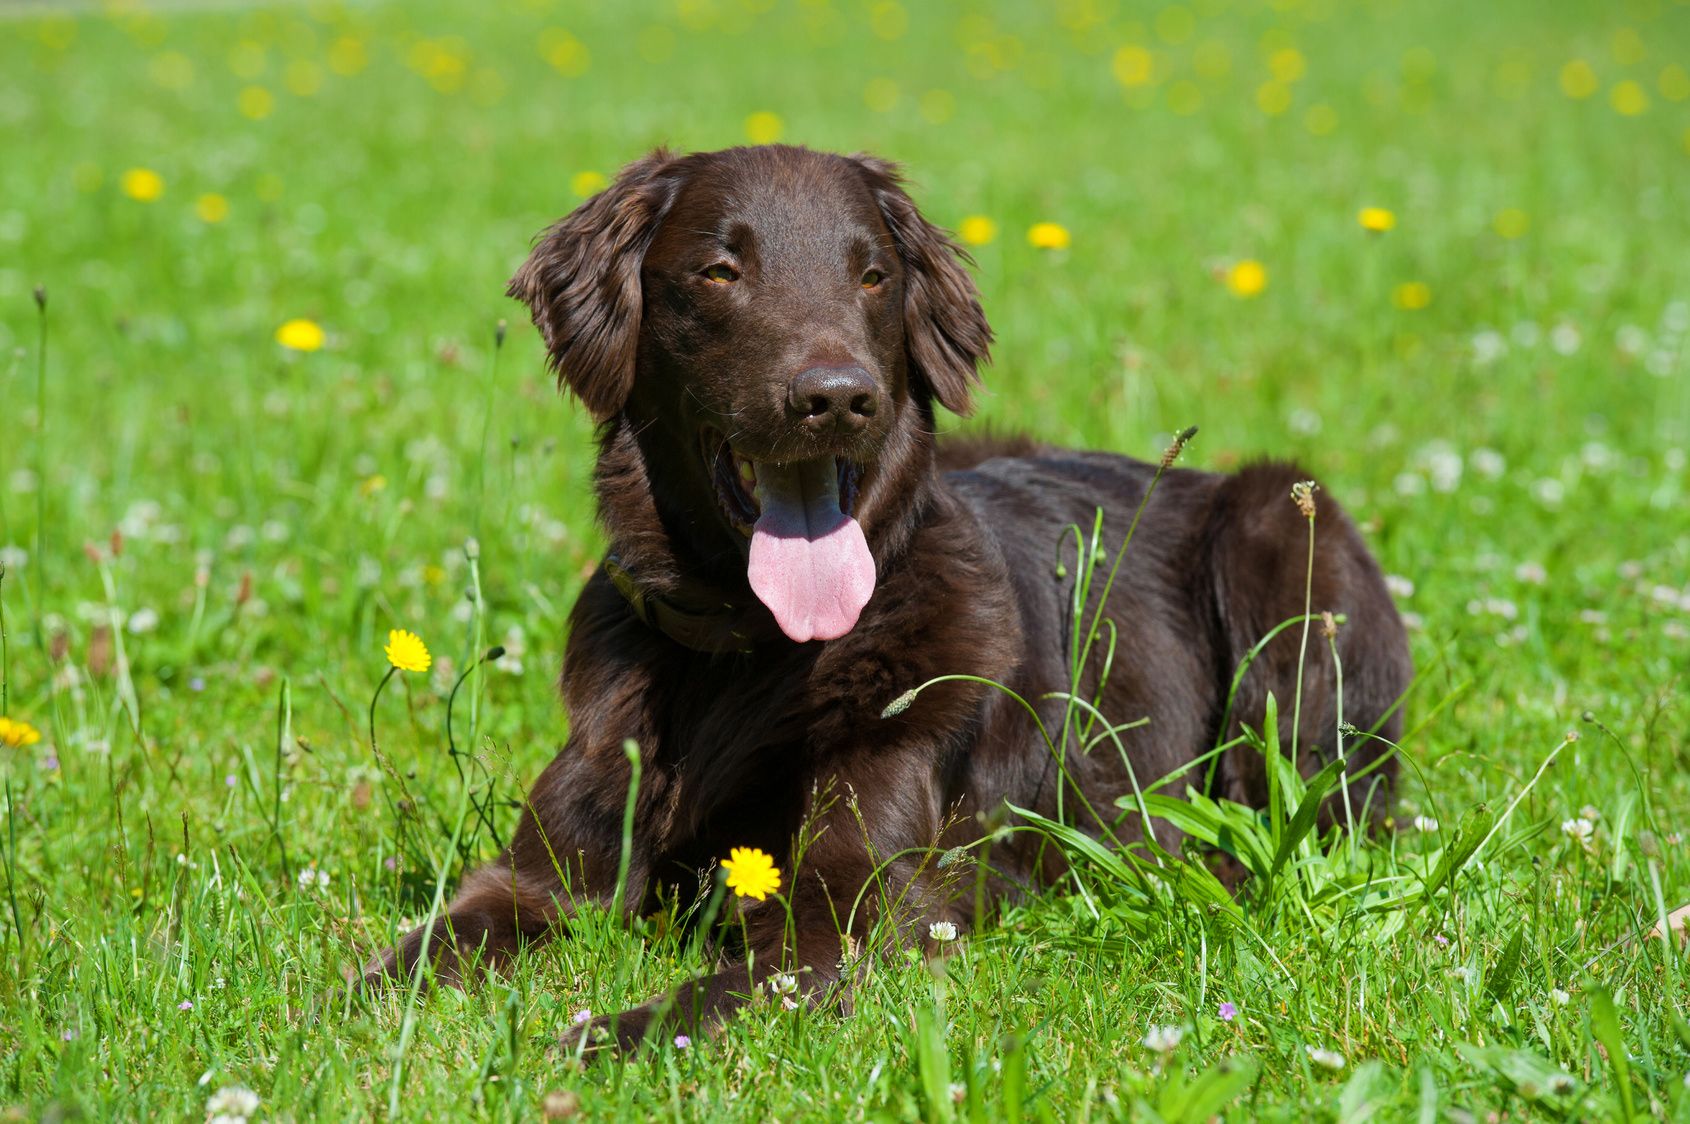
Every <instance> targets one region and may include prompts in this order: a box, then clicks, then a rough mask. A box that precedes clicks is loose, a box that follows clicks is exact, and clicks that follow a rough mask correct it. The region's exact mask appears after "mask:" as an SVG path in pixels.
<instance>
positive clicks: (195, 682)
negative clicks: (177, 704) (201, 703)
mask: <svg viewBox="0 0 1690 1124" xmlns="http://www.w3.org/2000/svg"><path fill="white" fill-rule="evenodd" d="M188 690H190V691H203V690H205V680H203V679H201V678H200V677H199V676H197V675H196V676H194V677H193V678H192V679H190V680H188Z"/></svg>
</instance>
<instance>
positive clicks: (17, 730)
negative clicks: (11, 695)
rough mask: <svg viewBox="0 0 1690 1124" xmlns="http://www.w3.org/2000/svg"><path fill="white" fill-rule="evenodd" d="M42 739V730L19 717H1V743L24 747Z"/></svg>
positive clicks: (19, 747)
mask: <svg viewBox="0 0 1690 1124" xmlns="http://www.w3.org/2000/svg"><path fill="white" fill-rule="evenodd" d="M40 740H41V731H40V730H37V729H36V728H35V727H34V726H31V725H30V724H29V723H28V722H25V721H23V720H21V719H17V718H0V745H3V746H5V747H6V748H7V749H23V748H24V747H25V746H31V745H34V744H35V743H36V742H38V741H40Z"/></svg>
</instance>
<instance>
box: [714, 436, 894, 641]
mask: <svg viewBox="0 0 1690 1124" xmlns="http://www.w3.org/2000/svg"><path fill="white" fill-rule="evenodd" d="M756 467H757V502H758V503H759V504H761V505H762V509H763V513H762V514H761V515H760V516H758V518H757V526H756V527H755V528H754V529H753V530H752V532H751V563H750V566H749V568H748V570H747V574H746V576H747V577H749V578H750V579H751V590H752V592H753V593H755V594H756V595H757V599H758V600H759V601H761V602H763V604H765V605H767V606H768V607H769V612H771V613H773V614H774V615H775V621H776V623H778V624H779V625H780V630H781V631H782V632H784V633H786V634H787V636H789V637H791V638H792V639H793V640H796V641H797V642H798V643H800V644H802V643H804V642H805V641H807V640H833V639H836V638H838V637H840V636H844V635H845V634H846V633H847V632H850V631H851V629H852V628H853V627H854V626H855V625H856V623H857V614H859V613H861V612H862V610H863V606H864V605H866V604H868V599H869V597H870V596H872V595H873V593H874V556H873V555H871V554H869V552H868V540H867V539H865V538H863V529H862V527H861V526H859V525H858V523H857V521H856V520H855V519H852V518H851V517H850V516H849V515H846V514H844V513H843V512H841V511H840V510H839V476H838V470H837V469H836V468H835V467H834V463H833V458H831V457H829V458H827V459H825V460H817V461H806V462H803V463H801V464H790V465H776V464H764V463H759V464H758V465H757V466H756Z"/></svg>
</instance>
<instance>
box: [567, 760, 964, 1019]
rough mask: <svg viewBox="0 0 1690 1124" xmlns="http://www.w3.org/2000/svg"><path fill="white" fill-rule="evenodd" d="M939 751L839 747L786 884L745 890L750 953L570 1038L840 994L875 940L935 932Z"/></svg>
mask: <svg viewBox="0 0 1690 1124" xmlns="http://www.w3.org/2000/svg"><path fill="white" fill-rule="evenodd" d="M936 759H937V755H936V754H933V753H929V752H925V751H924V750H923V749H918V748H915V747H911V746H895V747H877V748H875V749H872V750H861V751H858V752H855V753H852V754H849V755H843V756H840V757H836V758H832V759H830V760H829V761H828V762H826V763H825V767H823V768H821V769H818V770H817V771H816V773H815V774H814V783H813V785H812V787H811V789H810V792H809V794H808V796H807V799H806V808H805V819H804V825H805V826H804V828H803V830H802V832H801V833H800V838H799V840H798V841H796V843H795V846H794V849H793V851H792V852H791V853H789V854H788V855H786V856H785V857H784V860H783V861H782V863H781V867H782V887H783V890H784V893H779V894H776V895H774V896H772V897H770V898H769V899H768V900H766V901H762V902H752V901H750V900H747V899H739V900H738V901H737V902H736V906H737V907H738V908H740V910H741V919H743V921H744V926H745V928H744V932H745V937H746V955H745V956H744V957H743V958H742V959H737V960H735V961H734V962H732V963H730V964H727V965H725V966H724V967H722V968H721V969H719V970H718V971H716V972H714V973H712V974H710V975H708V976H704V977H701V978H700V979H697V980H694V981H692V982H690V983H687V984H684V985H682V986H681V987H679V988H677V989H675V990H674V991H673V992H671V993H669V994H667V995H663V996H660V997H658V998H656V999H653V1000H652V1001H651V1002H649V1003H646V1004H644V1005H642V1006H640V1007H637V1008H634V1009H633V1010H630V1011H624V1012H622V1013H620V1014H618V1015H612V1016H607V1017H604V1018H600V1019H598V1020H596V1021H594V1022H592V1023H590V1024H588V1025H587V1026H586V1027H584V1028H583V1029H582V1031H581V1032H580V1034H581V1035H582V1037H581V1038H579V1039H577V1038H574V1037H573V1036H572V1037H571V1038H570V1040H568V1041H566V1043H565V1045H566V1046H581V1047H584V1048H585V1049H587V1050H589V1051H590V1050H595V1049H599V1048H605V1047H621V1048H627V1047H631V1046H635V1045H638V1044H639V1043H640V1042H641V1041H643V1040H648V1039H656V1038H659V1037H668V1036H670V1035H678V1034H685V1035H688V1036H689V1037H692V1036H699V1035H706V1034H709V1033H710V1032H711V1031H713V1030H714V1029H715V1028H716V1027H718V1026H719V1025H720V1024H722V1023H723V1022H725V1021H726V1020H727V1019H729V1018H731V1017H732V1016H733V1015H734V1014H735V1012H737V1011H739V1010H741V1009H742V1008H746V1007H747V1006H748V1005H749V1006H750V1007H752V1008H753V1009H754V1010H757V1011H766V1012H768V1014H769V1016H770V1017H778V1015H779V1014H780V1012H781V1011H782V1010H784V1009H786V1008H790V1007H793V1006H796V1005H798V1004H815V1003H818V1002H821V1001H824V1000H826V999H828V998H830V997H835V998H837V999H838V1000H839V1001H840V1003H841V1004H842V1005H843V1006H844V1007H845V1008H846V1009H847V1010H848V1009H849V1006H850V995H849V992H848V990H846V989H845V988H843V987H836V985H841V984H846V985H847V986H848V981H844V980H843V979H842V976H843V972H844V968H845V966H846V965H847V964H848V963H849V962H850V961H851V960H852V959H853V958H854V957H855V956H856V955H859V954H860V953H862V952H864V951H869V950H871V949H872V947H873V946H875V945H883V946H891V945H898V944H902V943H904V942H906V941H907V940H908V939H909V938H910V935H911V933H912V932H913V933H915V934H916V935H917V936H919V935H920V934H922V933H925V928H923V927H922V924H921V923H922V922H925V921H927V920H932V919H936V918H939V917H941V916H943V917H947V918H950V917H952V916H953V915H952V914H951V913H950V912H946V911H945V906H946V903H945V899H944V895H943V893H942V888H941V887H940V885H939V881H938V880H937V879H936V878H935V877H933V868H934V862H933V858H934V856H933V852H932V849H931V848H932V846H933V844H934V843H935V841H936V840H937V839H938V836H939V832H940V827H941V816H942V813H943V798H942V795H941V791H940V787H939V780H938V775H937V770H936V769H935V767H934V765H933V762H934V761H935V760H936Z"/></svg>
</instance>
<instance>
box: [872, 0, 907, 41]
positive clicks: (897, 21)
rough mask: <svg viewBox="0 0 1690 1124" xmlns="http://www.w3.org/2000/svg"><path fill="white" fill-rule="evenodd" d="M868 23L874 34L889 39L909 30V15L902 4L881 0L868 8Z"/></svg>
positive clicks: (896, 37) (898, 36) (900, 35)
mask: <svg viewBox="0 0 1690 1124" xmlns="http://www.w3.org/2000/svg"><path fill="white" fill-rule="evenodd" d="M868 25H869V29H870V30H871V31H873V32H874V33H875V35H876V36H878V37H879V38H881V39H886V40H888V41H890V40H893V39H898V38H900V37H902V36H903V34H904V32H906V31H908V30H909V27H910V15H909V13H908V12H906V11H904V7H903V5H902V4H895V3H892V2H891V0H881V3H879V4H876V5H875V6H874V7H872V8H870V9H869V13H868Z"/></svg>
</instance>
